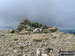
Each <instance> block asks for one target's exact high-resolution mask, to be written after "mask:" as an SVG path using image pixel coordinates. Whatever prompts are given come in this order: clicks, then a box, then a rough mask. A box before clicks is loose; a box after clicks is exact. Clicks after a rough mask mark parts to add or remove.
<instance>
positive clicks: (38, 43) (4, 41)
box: [0, 19, 75, 56]
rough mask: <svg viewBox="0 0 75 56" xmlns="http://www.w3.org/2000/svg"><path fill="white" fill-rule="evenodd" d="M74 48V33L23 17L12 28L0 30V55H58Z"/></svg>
mask: <svg viewBox="0 0 75 56" xmlns="http://www.w3.org/2000/svg"><path fill="white" fill-rule="evenodd" d="M60 50H61V51H74V50H75V35H74V34H69V33H63V32H60V31H59V30H58V29H57V28H56V27H52V26H46V25H42V24H39V23H32V22H30V21H29V20H28V19H23V20H22V21H21V22H20V23H19V25H18V27H17V28H16V29H14V30H8V31H0V56H59V51H60Z"/></svg>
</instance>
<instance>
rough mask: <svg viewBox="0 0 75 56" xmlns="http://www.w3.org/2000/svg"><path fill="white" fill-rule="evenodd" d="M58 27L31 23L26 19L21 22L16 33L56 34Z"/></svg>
mask: <svg viewBox="0 0 75 56" xmlns="http://www.w3.org/2000/svg"><path fill="white" fill-rule="evenodd" d="M56 31H57V28H56V27H49V26H46V25H43V24H40V23H33V22H30V21H29V20H28V19H26V18H24V19H22V20H21V21H20V23H19V25H18V27H17V29H16V32H19V33H23V34H24V33H26V34H27V33H50V32H56Z"/></svg>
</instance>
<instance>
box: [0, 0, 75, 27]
mask: <svg viewBox="0 0 75 56" xmlns="http://www.w3.org/2000/svg"><path fill="white" fill-rule="evenodd" d="M23 17H26V18H28V19H29V20H31V21H34V22H40V23H42V24H47V25H55V26H57V27H58V26H59V27H63V28H65V27H68V28H69V27H75V0H0V27H15V26H16V25H17V24H18V22H19V20H20V19H21V18H23Z"/></svg>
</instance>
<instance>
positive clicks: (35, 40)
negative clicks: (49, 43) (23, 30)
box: [33, 38, 42, 42]
mask: <svg viewBox="0 0 75 56" xmlns="http://www.w3.org/2000/svg"><path fill="white" fill-rule="evenodd" d="M41 41H42V39H40V38H37V39H33V42H41Z"/></svg>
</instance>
